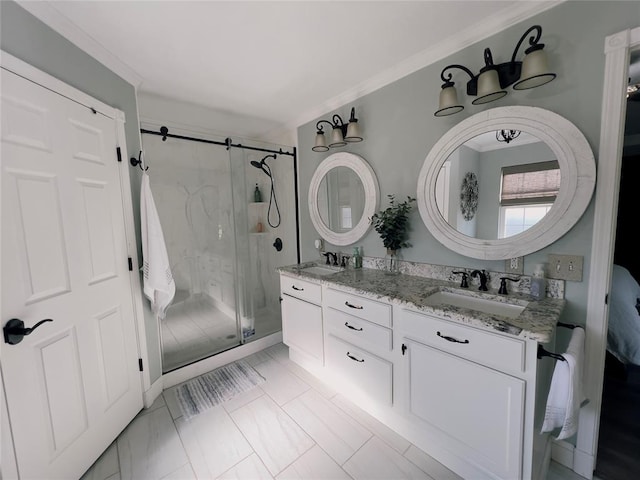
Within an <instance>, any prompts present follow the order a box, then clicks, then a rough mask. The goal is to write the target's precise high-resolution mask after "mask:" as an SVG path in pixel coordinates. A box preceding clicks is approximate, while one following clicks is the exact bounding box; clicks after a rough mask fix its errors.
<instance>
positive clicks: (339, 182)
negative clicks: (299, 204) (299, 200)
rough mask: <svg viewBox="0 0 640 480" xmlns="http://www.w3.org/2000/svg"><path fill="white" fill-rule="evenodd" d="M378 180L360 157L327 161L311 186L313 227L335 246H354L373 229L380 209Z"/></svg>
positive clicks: (340, 154)
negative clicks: (372, 218) (373, 216)
mask: <svg viewBox="0 0 640 480" xmlns="http://www.w3.org/2000/svg"><path fill="white" fill-rule="evenodd" d="M378 201H379V189H378V179H377V178H376V175H375V173H374V171H373V169H372V168H371V166H370V165H369V164H368V163H367V162H366V161H365V159H364V158H362V157H361V156H359V155H356V154H354V153H348V152H338V153H334V154H333V155H329V156H328V157H327V158H325V159H324V160H323V161H322V162H321V163H320V165H318V168H317V169H316V171H315V173H314V174H313V177H312V178H311V184H310V186H309V213H310V215H311V222H312V223H313V226H314V227H315V229H316V230H317V232H318V233H319V234H320V236H321V237H322V238H324V239H325V240H326V241H327V242H329V243H331V244H332V245H339V246H342V245H351V244H353V243H355V242H357V241H358V240H360V239H361V238H362V237H363V236H364V235H365V234H366V233H367V231H368V230H369V228H370V227H371V222H370V218H371V216H372V215H373V214H374V213H375V212H376V211H377V209H378Z"/></svg>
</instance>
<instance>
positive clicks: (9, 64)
mask: <svg viewBox="0 0 640 480" xmlns="http://www.w3.org/2000/svg"><path fill="white" fill-rule="evenodd" d="M0 67H1V68H3V69H5V70H8V71H10V72H13V73H15V74H16V75H19V76H21V77H23V78H25V79H27V80H30V81H32V82H34V83H36V84H39V85H41V86H43V87H45V88H47V89H49V90H51V91H53V92H56V93H58V94H60V95H62V96H64V97H66V98H69V99H70V100H73V101H74V102H77V103H79V104H81V105H84V106H86V107H88V108H93V109H95V110H96V111H97V112H99V113H101V114H103V115H105V116H107V117H109V118H113V119H114V120H115V123H116V141H117V146H118V147H119V148H120V154H121V158H122V161H123V162H125V164H124V165H123V168H121V169H120V170H119V173H120V190H121V195H122V199H123V210H124V212H123V213H124V219H125V225H124V230H125V236H126V241H127V255H128V256H129V257H131V259H132V261H133V271H132V272H130V276H131V289H132V292H131V293H132V297H133V307H134V315H135V325H136V335H137V345H138V356H139V358H141V359H142V361H143V363H144V365H147V366H148V365H149V359H148V352H147V342H146V335H145V323H144V313H143V304H142V289H141V286H140V275H139V273H138V270H139V265H138V260H137V259H138V255H137V245H136V236H135V227H134V219H133V207H132V200H131V188H130V183H129V171H128V158H129V157H128V155H127V144H126V138H125V131H124V123H125V115H124V112H122V111H121V110H117V109H115V108H113V107H111V106H109V105H107V104H105V103H102V102H100V101H99V100H96V99H95V98H93V97H91V96H89V95H87V94H86V93H84V92H81V91H80V90H77V89H76V88H74V87H71V86H70V85H68V84H66V83H64V82H62V81H60V80H58V79H57V78H54V77H52V76H51V75H49V74H47V73H45V72H43V71H42V70H38V69H37V68H35V67H33V66H31V65H29V64H28V63H25V62H24V61H22V60H20V59H18V58H16V57H14V56H12V55H10V54H9V53H7V52H5V51H4V50H0ZM134 121H136V119H134ZM122 261H125V259H122ZM1 301H2V299H1V298H0V302H1ZM0 306H1V304H0ZM140 379H141V384H142V391H143V392H144V391H146V390H149V388H150V385H151V379H150V375H149V368H148V367H147V368H146V369H144V371H143V372H141V374H140ZM0 393H1V394H2V395H0V398H2V399H3V402H2V405H0V408H2V409H4V408H5V407H6V404H5V402H4V387H3V385H2V384H1V383H0ZM5 426H6V425H5V424H4V422H3V425H2V427H5ZM3 430H4V428H3ZM4 438H6V437H4V435H3V439H4ZM2 443H3V447H2V450H3V452H2V453H3V458H4V455H9V458H14V459H15V456H14V452H13V446H12V445H4V444H5V442H2ZM3 464H4V461H3ZM5 466H6V465H2V467H3V472H2V473H5V472H4V467H5Z"/></svg>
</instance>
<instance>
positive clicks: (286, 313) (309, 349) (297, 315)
mask: <svg viewBox="0 0 640 480" xmlns="http://www.w3.org/2000/svg"><path fill="white" fill-rule="evenodd" d="M282 341H283V342H284V344H285V345H288V346H289V347H291V348H293V349H295V350H299V351H300V352H302V353H305V354H307V355H309V356H311V357H313V358H315V359H317V360H319V361H320V362H324V354H323V350H324V348H323V341H322V307H319V306H318V305H314V304H313V303H309V302H305V301H303V300H299V299H297V298H294V297H291V296H289V295H286V294H283V295H282Z"/></svg>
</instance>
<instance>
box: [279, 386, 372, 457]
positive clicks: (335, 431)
mask: <svg viewBox="0 0 640 480" xmlns="http://www.w3.org/2000/svg"><path fill="white" fill-rule="evenodd" d="M282 409H283V410H284V411H285V412H287V413H288V414H289V416H290V417H291V418H293V419H294V420H295V421H296V423H297V424H298V425H300V426H301V427H302V429H303V430H304V431H305V432H307V433H308V434H309V436H311V438H313V439H314V440H315V441H316V443H317V444H318V445H320V447H322V449H323V450H324V451H325V452H326V453H328V454H329V455H330V456H331V458H333V460H335V461H336V462H337V463H338V465H342V464H343V463H344V462H346V461H347V459H349V457H351V455H353V454H354V453H355V452H356V450H358V449H359V448H360V447H362V445H364V444H365V443H366V441H367V440H369V439H370V438H371V437H372V436H373V434H372V433H371V432H370V431H369V430H367V429H366V428H364V427H363V426H362V425H360V424H359V423H358V422H357V421H355V420H354V419H353V418H351V417H350V416H349V415H347V414H346V413H345V412H344V411H343V410H341V409H340V408H338V407H337V406H336V405H334V404H333V403H331V402H330V401H329V400H327V399H325V398H324V397H322V395H320V394H319V393H318V392H316V391H315V390H309V391H307V392H305V393H303V394H302V395H300V396H299V397H297V398H294V399H293V400H291V401H290V402H289V403H287V404H285V405H284V406H283V407H282Z"/></svg>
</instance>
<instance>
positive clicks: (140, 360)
mask: <svg viewBox="0 0 640 480" xmlns="http://www.w3.org/2000/svg"><path fill="white" fill-rule="evenodd" d="M138 368H139V369H140V371H141V372H142V371H144V368H142V359H141V358H139V359H138Z"/></svg>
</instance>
